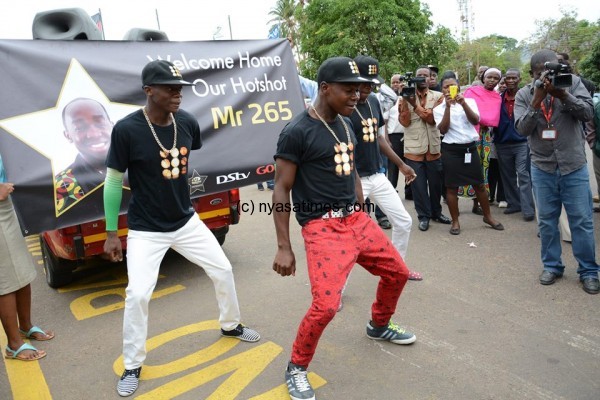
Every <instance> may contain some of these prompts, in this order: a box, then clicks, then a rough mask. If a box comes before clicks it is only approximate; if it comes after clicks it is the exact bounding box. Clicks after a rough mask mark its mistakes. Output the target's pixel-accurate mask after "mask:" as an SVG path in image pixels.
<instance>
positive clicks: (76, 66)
mask: <svg viewBox="0 0 600 400" xmlns="http://www.w3.org/2000/svg"><path fill="white" fill-rule="evenodd" d="M77 98H88V99H92V100H96V101H97V102H99V103H100V104H102V105H103V106H104V108H105V109H106V111H107V113H108V115H109V118H110V120H111V121H112V122H113V123H116V122H117V121H118V120H119V119H121V118H123V117H124V116H126V115H128V114H130V113H131V112H133V111H135V110H137V109H139V108H140V106H139V105H133V104H123V103H116V102H112V101H110V99H109V98H108V97H106V95H105V94H104V92H103V91H102V89H101V88H100V87H99V86H98V85H97V84H96V82H95V81H94V79H93V78H92V77H91V76H90V74H89V73H88V72H87V71H86V70H85V68H83V66H82V65H81V64H80V63H79V62H78V61H77V60H76V59H72V60H71V63H70V64H69V68H68V70H67V73H66V75H65V80H64V81H63V85H62V88H61V91H60V93H59V95H58V99H57V101H56V105H55V106H54V107H50V108H47V109H45V110H40V111H35V112H31V113H27V114H22V115H17V116H13V117H10V118H6V119H4V120H0V126H1V127H2V128H3V129H4V130H6V131H7V132H9V133H10V134H11V135H13V136H14V137H16V138H17V139H19V140H20V141H21V142H23V143H25V144H26V145H27V146H29V147H31V148H32V149H33V150H35V151H36V152H38V153H40V154H42V155H43V156H45V157H46V158H48V159H49V160H50V162H51V165H52V176H56V174H57V173H58V172H59V171H63V170H64V169H65V168H66V167H68V166H69V165H70V164H71V163H73V161H74V160H75V157H76V156H77V154H78V151H77V148H76V147H75V146H74V145H73V144H72V143H71V142H70V141H69V140H68V139H67V138H66V137H65V136H64V130H65V128H64V126H63V120H62V112H63V108H64V107H65V105H67V104H68V103H69V102H70V101H72V100H74V99H77ZM49 184H50V182H49ZM87 194H89V193H87ZM87 194H84V195H83V197H85V195H87ZM83 197H81V198H83ZM54 200H55V203H56V204H57V209H56V216H57V217H58V216H59V215H60V214H62V213H63V212H64V211H67V209H69V208H70V206H69V207H66V208H64V209H62V207H61V206H60V204H58V203H60V199H59V201H58V202H57V199H56V193H55V199H54ZM78 200H80V199H79V198H78V199H77V201H78Z"/></svg>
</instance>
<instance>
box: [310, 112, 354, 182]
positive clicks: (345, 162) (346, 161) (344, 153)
mask: <svg viewBox="0 0 600 400" xmlns="http://www.w3.org/2000/svg"><path fill="white" fill-rule="evenodd" d="M310 108H312V110H313V111H314V112H315V115H316V116H317V117H318V118H319V119H320V120H321V122H322V123H323V125H325V127H326V128H327V130H328V131H329V132H331V134H332V135H333V137H334V138H335V141H336V142H337V144H336V145H335V146H334V147H333V149H334V150H335V156H334V157H333V160H334V161H335V164H336V165H335V173H336V175H338V176H341V175H350V173H351V172H352V168H353V166H354V164H353V161H354V154H352V150H354V144H353V143H352V141H351V140H350V131H349V130H348V126H347V125H346V122H344V119H343V118H342V117H341V116H340V114H338V115H337V117H338V118H339V119H340V121H342V125H343V126H344V130H345V131H346V140H347V141H348V144H346V143H344V142H342V141H340V139H338V137H337V135H336V134H335V132H334V131H333V129H331V127H330V126H329V124H328V123H327V122H325V120H324V119H323V117H321V116H320V115H319V113H318V112H317V109H316V108H315V107H314V106H310ZM348 152H350V153H348Z"/></svg>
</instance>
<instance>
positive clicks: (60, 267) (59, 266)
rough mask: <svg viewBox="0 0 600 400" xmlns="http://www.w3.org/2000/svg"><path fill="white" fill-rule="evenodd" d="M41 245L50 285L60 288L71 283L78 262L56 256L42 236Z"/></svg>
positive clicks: (45, 270) (47, 280)
mask: <svg viewBox="0 0 600 400" xmlns="http://www.w3.org/2000/svg"><path fill="white" fill-rule="evenodd" d="M40 247H41V248H42V256H43V258H44V272H45V274H46V282H47V283H48V286H50V287H51V288H59V287H61V286H65V285H68V284H69V283H71V281H72V280H73V270H74V269H75V266H76V264H75V263H74V262H73V261H71V260H64V259H62V258H59V257H57V256H55V255H54V253H52V250H50V247H48V244H47V243H46V241H45V240H44V239H43V238H42V236H40Z"/></svg>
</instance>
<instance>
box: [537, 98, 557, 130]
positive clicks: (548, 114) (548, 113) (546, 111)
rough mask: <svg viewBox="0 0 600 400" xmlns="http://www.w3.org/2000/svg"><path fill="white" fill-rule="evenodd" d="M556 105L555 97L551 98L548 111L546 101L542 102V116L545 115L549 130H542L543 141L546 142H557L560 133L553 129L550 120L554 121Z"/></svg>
mask: <svg viewBox="0 0 600 400" xmlns="http://www.w3.org/2000/svg"><path fill="white" fill-rule="evenodd" d="M553 104H554V96H550V103H549V105H548V109H546V101H542V104H541V108H542V114H543V115H544V118H545V119H546V122H547V124H548V128H547V129H544V130H542V139H544V140H555V139H556V137H557V135H558V132H557V131H556V129H554V128H552V125H551V124H550V120H551V119H552V112H553V109H552V105H553Z"/></svg>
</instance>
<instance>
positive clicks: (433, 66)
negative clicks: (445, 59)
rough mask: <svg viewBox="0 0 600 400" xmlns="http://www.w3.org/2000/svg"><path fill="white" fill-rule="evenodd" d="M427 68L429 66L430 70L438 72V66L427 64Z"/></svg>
mask: <svg viewBox="0 0 600 400" xmlns="http://www.w3.org/2000/svg"><path fill="white" fill-rule="evenodd" d="M427 68H429V69H430V70H432V71H433V72H435V73H436V74H437V73H439V72H440V70H439V68H438V67H436V66H435V65H428V66H427Z"/></svg>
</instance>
